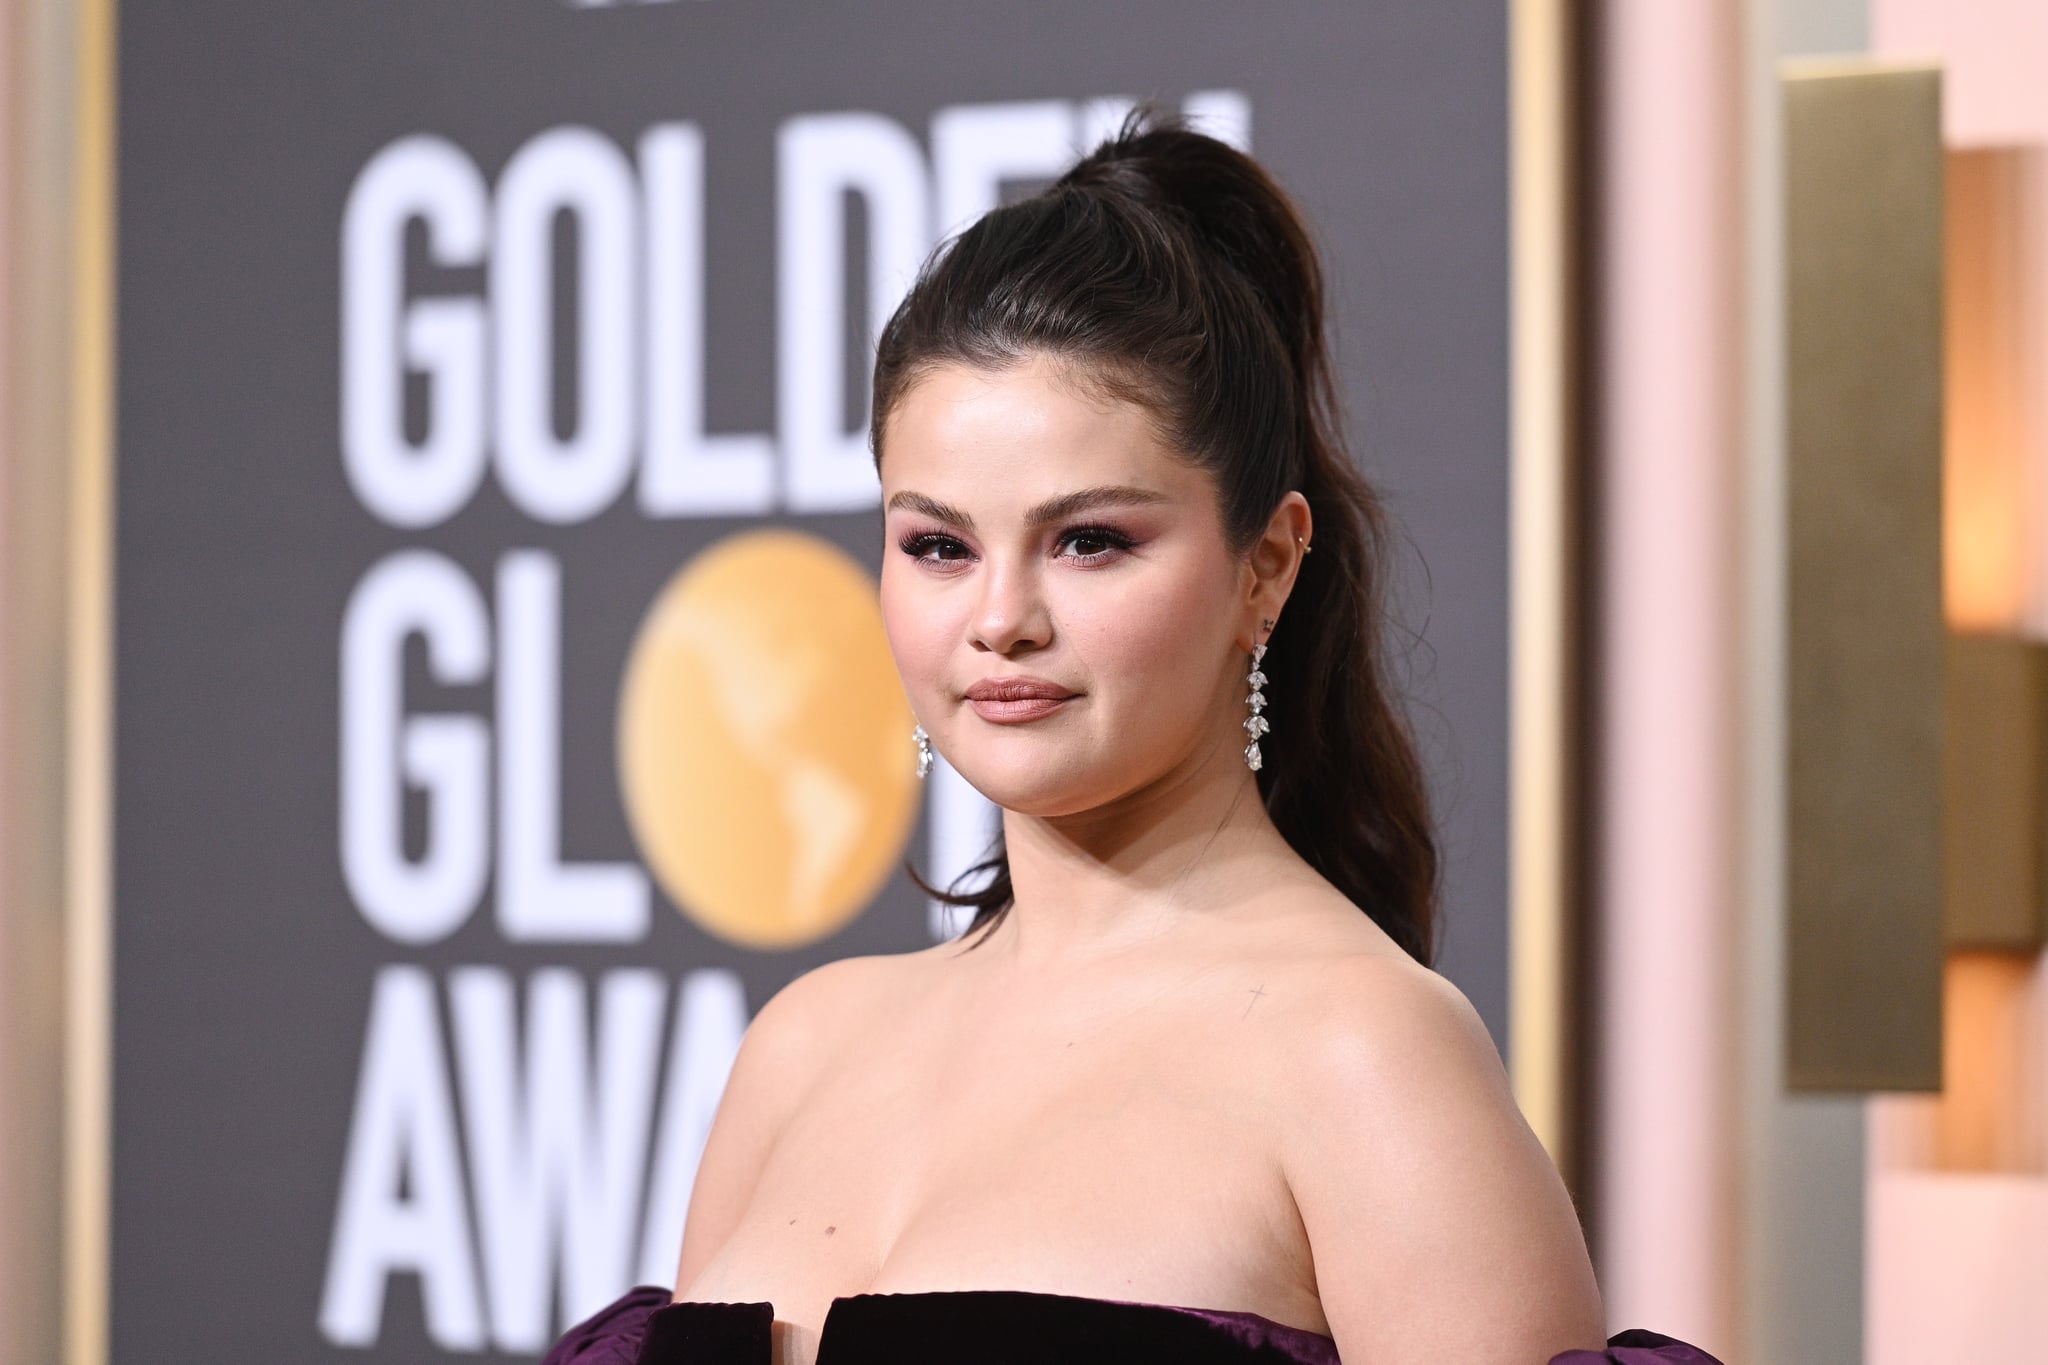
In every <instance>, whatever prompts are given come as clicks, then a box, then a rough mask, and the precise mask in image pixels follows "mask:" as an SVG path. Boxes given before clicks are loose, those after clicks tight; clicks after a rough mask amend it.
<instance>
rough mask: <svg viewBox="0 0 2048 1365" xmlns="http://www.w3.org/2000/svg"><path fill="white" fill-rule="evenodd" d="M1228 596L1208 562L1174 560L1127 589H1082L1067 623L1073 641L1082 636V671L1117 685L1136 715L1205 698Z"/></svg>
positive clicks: (1223, 634) (1163, 712)
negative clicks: (1097, 591)
mask: <svg viewBox="0 0 2048 1365" xmlns="http://www.w3.org/2000/svg"><path fill="white" fill-rule="evenodd" d="M1161 567H1162V569H1165V568H1166V566H1161ZM1228 602H1229V596H1228V592H1227V590H1226V587H1225V585H1224V584H1223V582H1222V580H1221V579H1219V577H1218V576H1217V574H1216V573H1215V572H1214V571H1213V568H1212V566H1209V565H1195V564H1190V565H1186V566H1175V567H1173V568H1171V569H1170V570H1168V571H1164V572H1159V573H1154V574H1147V575H1145V576H1144V578H1143V579H1142V580H1140V579H1134V580H1133V581H1132V583H1131V585H1130V590H1129V591H1127V592H1121V593H1114V594H1088V595H1087V600H1086V601H1085V602H1082V601H1077V602H1075V603H1074V604H1073V606H1072V611H1073V613H1074V614H1073V615H1072V616H1070V618H1069V620H1068V621H1067V625H1068V628H1069V630H1070V631H1071V632H1072V633H1073V634H1074V635H1075V636H1076V637H1077V643H1078V642H1079V639H1080V637H1085V638H1086V641H1087V644H1086V646H1085V649H1086V653H1087V656H1088V667H1089V671H1090V672H1091V673H1093V674H1096V675H1099V676H1102V677H1103V678H1104V679H1105V680H1114V681H1115V682H1116V683H1117V684H1118V690H1119V691H1120V692H1122V694H1123V695H1122V698H1121V700H1122V702H1123V704H1124V705H1125V706H1128V707H1132V708H1134V709H1135V710H1136V712H1137V715H1136V716H1135V717H1134V718H1135V719H1137V720H1139V721H1141V722H1142V721H1143V720H1144V719H1145V718H1146V717H1147V716H1152V717H1156V718H1160V719H1164V718H1165V716H1167V715H1175V716H1180V715H1185V713H1186V712H1187V711H1188V710H1190V709H1194V708H1199V707H1203V706H1206V705H1207V704H1208V703H1209V700H1210V694H1211V692H1212V690H1213V688H1214V686H1215V663H1216V659H1217V657H1218V651H1219V650H1220V649H1222V648H1225V647H1226V646H1225V644H1224V643H1223V642H1224V641H1225V640H1226V639H1227V637H1228V633H1229V630H1230V622H1229V619H1228V615H1227V612H1228Z"/></svg>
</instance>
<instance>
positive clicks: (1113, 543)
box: [898, 526, 1137, 567]
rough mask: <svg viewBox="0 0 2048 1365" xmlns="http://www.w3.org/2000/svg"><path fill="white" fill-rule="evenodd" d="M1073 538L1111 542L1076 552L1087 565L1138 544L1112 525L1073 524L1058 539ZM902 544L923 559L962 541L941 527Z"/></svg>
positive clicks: (916, 534) (1061, 542) (907, 538)
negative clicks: (936, 549)
mask: <svg viewBox="0 0 2048 1365" xmlns="http://www.w3.org/2000/svg"><path fill="white" fill-rule="evenodd" d="M1070 540H1094V541H1100V542H1101V543H1102V544H1104V545H1107V546H1108V547H1109V548H1108V549H1106V550H1100V551H1097V552H1096V553H1095V554H1092V555H1079V556H1076V557H1075V562H1076V563H1078V564H1081V565H1083V566H1085V567H1094V566H1096V565H1099V564H1104V563H1107V562H1108V561H1109V560H1110V559H1112V558H1113V557H1115V556H1116V555H1118V554H1121V553H1122V552H1123V551H1125V550H1128V549H1130V548H1131V547H1132V546H1133V545H1135V544H1137V542H1136V541H1134V540H1132V539H1131V538H1130V537H1129V536H1127V535H1125V534H1124V533H1123V532H1122V531H1119V530H1117V529H1115V528H1114V527H1110V526H1070V527H1068V528H1067V529H1066V530H1064V531H1062V532H1061V533H1060V538H1059V540H1058V541H1056V542H1054V543H1055V544H1059V545H1064V544H1066V543H1067V542H1068V541H1070ZM898 544H899V545H900V547H901V549H902V550H903V553H905V554H907V555H909V556H910V557H911V558H912V559H923V558H925V551H927V550H930V549H932V548H933V547H935V546H938V545H941V544H944V545H960V541H959V539H958V538H957V537H954V536H949V535H945V534H943V533H941V532H938V531H916V532H913V533H911V534H910V535H907V536H905V537H903V539H902V540H901V541H900V542H898ZM961 548H962V549H965V548H966V547H965V546H961ZM931 562H932V563H935V564H941V563H944V564H950V563H957V562H958V561H956V560H937V559H935V560H932V561H931Z"/></svg>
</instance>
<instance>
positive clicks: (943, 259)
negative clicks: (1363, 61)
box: [868, 107, 1438, 964]
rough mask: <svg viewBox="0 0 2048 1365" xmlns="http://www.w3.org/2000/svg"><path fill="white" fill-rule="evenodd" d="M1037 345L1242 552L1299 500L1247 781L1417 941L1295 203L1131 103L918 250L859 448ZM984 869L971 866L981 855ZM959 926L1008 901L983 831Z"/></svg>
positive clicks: (1373, 512)
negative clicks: (1211, 511) (918, 389)
mask: <svg viewBox="0 0 2048 1365" xmlns="http://www.w3.org/2000/svg"><path fill="white" fill-rule="evenodd" d="M1031 355H1043V356H1051V357H1055V358H1057V359H1059V360H1061V361H1063V362H1067V363H1069V364H1070V365H1071V368H1072V371H1073V373H1074V375H1075V376H1076V377H1077V378H1078V379H1079V380H1080V381H1081V382H1082V383H1084V384H1086V385H1088V386H1090V387H1091V388H1097V389H1100V390H1101V391H1102V392H1104V393H1107V394H1109V395H1112V396H1115V397H1118V398H1123V399H1128V400H1130V401H1133V402H1136V403H1138V404H1140V405H1141V406H1143V407H1144V408H1145V409H1146V410H1147V411H1148V412H1150V413H1151V415H1152V419H1153V420H1154V421H1155V422H1156V423H1158V424H1159V430H1160V431H1161V433H1162V435H1163V436H1164V438H1165V439H1166V441H1167V443H1168V445H1169V446H1170V447H1171V448H1173V449H1174V450H1176V451H1177V452H1179V453H1180V454H1182V455H1183V456H1184V457H1185V458H1186V459H1188V460H1189V461H1190V462H1192V463H1193V464H1195V465H1197V466H1199V467H1200V468H1202V469H1205V470H1207V471H1209V473H1210V474H1211V475H1213V476H1214V478H1215V480H1216V484H1217V489H1218V496H1219V502H1220V507H1221V511H1222V520H1223V527H1224V535H1225V537H1226V539H1227V541H1228V544H1229V546H1230V549H1231V552H1232V553H1233V554H1243V553H1247V552H1248V551H1249V550H1250V548H1251V546H1252V545H1253V543H1255V542H1256V541H1257V540H1258V538H1259V536H1260V535H1261V533H1262V532H1263V531H1264V530H1265V527H1266V524H1267V522H1268V521H1269V519H1270V518H1271V516H1272V514H1273V510H1274V508H1275V507H1276V506H1277V505H1278V504H1279V501H1280V499H1281V498H1282V497H1283V496H1284V495H1285V494H1286V493H1287V492H1288V491H1289V490H1290V489H1299V490H1300V491H1301V493H1302V495H1303V496H1304V497H1306V498H1307V499H1308V502H1309V506H1310V508H1311V511H1312V515H1313V517H1314V521H1315V536H1314V541H1315V553H1314V554H1312V555H1309V556H1307V557H1306V558H1304V559H1303V561H1302V565H1301V570H1300V573H1299V575H1298V576H1297V578H1296V580H1295V584H1294V589H1293V593H1292V595H1291V596H1290V597H1289V599H1288V602H1287V608H1286V611H1285V612H1284V613H1283V619H1282V620H1281V622H1280V624H1279V625H1278V626H1277V627H1276V628H1275V629H1274V632H1273V635H1272V637H1271V638H1270V640H1268V642H1267V644H1268V650H1267V654H1266V659H1265V663H1264V665H1263V667H1264V670H1265V672H1266V673H1267V674H1268V675H1269V676H1270V678H1271V681H1270V682H1269V683H1267V684H1266V695H1267V698H1268V700H1269V702H1270V708H1269V712H1268V714H1270V715H1271V716H1272V718H1273V729H1272V732H1271V733H1270V734H1268V735H1266V736H1265V737H1264V738H1263V739H1262V740H1261V741H1260V745H1261V748H1262V749H1263V751H1264V754H1265V764H1264V766H1263V767H1262V768H1261V769H1260V770H1259V774H1258V779H1257V781H1258V788H1259V793H1260V795H1261V797H1262V798H1263V799H1264V800H1265V803H1266V809H1267V810H1268V812H1269V813H1270V814H1271V816H1272V819H1273V823H1274V825H1276V826H1277V827H1278V828H1279V830H1280V832H1281V834H1282V835H1283V836H1285V837H1286V839H1287V842H1288V843H1289V844H1290V845H1292V846H1293V848H1294V850H1295V851H1296V852H1297V853H1299V854H1300V855H1301V856H1302V858H1304V859H1305V860H1306V861H1307V862H1308V863H1309V865H1310V866H1312V867H1314V868H1315V869H1316V871H1317V872H1319V873H1321V874H1322V875H1323V876H1324V877H1325V878H1327V879H1328V880H1329V881H1330V882H1331V883H1332V884H1333V885H1334V886H1336V887H1337V889H1338V890H1340V891H1342V892H1343V893H1344V894H1345V895H1346V896H1348V897H1350V899H1351V900H1352V901H1353V902H1354V903H1355V904H1357V905H1358V906H1359V907H1360V908H1361V909H1363V910H1364V911H1365V913H1366V914H1368V915H1370V916H1372V918H1373V920H1374V921H1375V922H1376V923H1378V924H1379V926H1380V927H1381V928H1382V929H1384V930H1386V932H1387V933H1388V934H1389V935H1390V936H1391V937H1392V938H1393V939H1394V941H1395V942H1396V943H1399V944H1400V945H1401V946H1402V947H1403V948H1404V949H1406V950H1407V951H1408V953H1409V954H1410V955H1411V956H1413V957H1414V958H1415V959H1416V960H1418V961H1420V962H1422V963H1424V964H1428V963H1430V962H1431V961H1432V959H1433V957H1434V953H1435V940H1436V932H1435V930H1436V892H1437V868H1438V853H1437V843H1436V835H1435V831H1434V828H1433V825H1432V823H1431V819H1430V812H1429V798H1428V791H1427V787H1426V784H1425V780H1424V776H1423V771H1422V765H1421V762H1420V761H1419V759H1418V758H1417V755H1416V749H1415V743H1414V740H1413V738H1412V737H1411V735H1410V734H1409V731H1408V728H1407V725H1406V723H1405V720H1404V717H1403V716H1402V714H1401V712H1400V710H1399V708H1398V707H1397V705H1396V703H1395V701H1394V699H1393V696H1392V688H1391V686H1390V683H1389V678H1388V672H1387V668H1386V665H1385V660H1384V658H1383V640H1382V634H1383V629H1384V625H1385V620H1384V618H1385V606H1384V601H1383V580H1384V578H1385V560H1386V551H1387V538H1388V527H1387V523H1386V516H1385V513H1384V512H1383V511H1382V509H1381V506H1380V502H1379V499H1378V498H1377V496H1376V495H1375V494H1374V493H1373V491H1372V489H1371V488H1370V487H1369V486H1368V485H1367V484H1366V482H1365V480H1364V479H1363V478H1362V477H1361V476H1360V475H1359V473H1358V470H1357V469H1356V467H1354V465H1353V464H1352V462H1351V459H1350V457H1349V456H1348V455H1347V454H1346V452H1345V448H1344V443H1343V438H1342V434H1341V430H1340V422H1339V410H1338V403H1337V396H1336V390H1335V385H1334V382H1333V380H1332V377H1331V372H1330V361H1329V356H1328V353H1327V348H1326V344H1325V339H1324V326H1323V276H1322V267H1321V265H1320V263H1319V262H1318V259H1317V255H1316V250H1315V246H1314V244H1313V243H1312V241H1311V240H1310V237H1309V234H1308V230H1307V228H1306V226H1305V225H1304V222H1303V219H1302V215H1301V213H1300V211H1299V210H1298V209H1297V208H1296V207H1295V206H1294V204H1293V202H1292V200H1291V199H1290V198H1289V197H1288V195H1287V194H1286V192H1285V191H1284V190H1282V189H1281V188H1280V186H1279V185H1278V184H1277V183H1276V182H1275V181H1274V180H1273V178H1272V177H1271V176H1270V175H1269V174H1268V173H1267V172H1266V171H1265V170H1264V168H1262V167H1261V166H1260V165H1259V164H1258V163H1257V162H1255V161H1253V160H1252V159H1251V158H1250V157H1249V156H1246V155H1245V154H1244V153H1242V152H1240V151H1238V150H1236V149H1235V148H1233V147H1231V146H1229V145H1228V144H1226V143H1224V142H1221V141H1218V140H1217V139H1215V138H1212V137H1208V136H1206V135H1204V134H1202V133H1199V132H1196V131H1194V130H1192V129H1191V128H1189V127H1188V126H1187V124H1186V123H1185V121H1184V120H1183V119H1181V118H1180V117H1179V116H1178V115H1174V114H1171V113H1163V112H1161V111H1159V110H1157V109H1155V108H1150V107H1146V108H1140V109H1138V110H1135V111H1133V113H1132V114H1131V116H1130V117H1129V118H1127V119H1125V120H1124V123H1123V125H1122V127H1121V128H1120V129H1119V130H1118V132H1117V133H1116V134H1115V135H1114V136H1112V137H1110V138H1108V139H1107V140H1106V141H1104V142H1103V143H1102V144H1101V145H1100V146H1098V147H1096V148H1095V150H1093V151H1092V152H1090V153H1089V154H1088V155H1087V156H1085V157H1083V158H1082V159H1081V160H1080V161H1079V162H1078V163H1077V164H1075V166H1074V167H1073V168H1072V169H1071V170H1069V171H1068V172H1067V173H1066V174H1065V175H1063V176H1061V177H1060V178H1059V179H1058V180H1057V181H1056V182H1054V184H1053V185H1052V186H1051V187H1050V188H1048V189H1046V190H1045V191H1044V192H1043V193H1040V194H1037V195H1034V196H1032V197H1031V198H1029V199H1025V200H1023V201H1021V202H1019V203H1015V204H1010V205H1006V206H1003V207H1000V208H997V209H993V210H991V211H990V212H988V213H987V214H985V215H983V216H982V217H981V218H980V219H978V220H976V221H975V222H974V223H973V224H972V225H971V226H969V227H967V228H966V229H964V230H963V231H961V232H960V233H959V234H958V235H957V236H955V237H954V238H952V239H951V240H950V241H948V242H945V243H941V244H940V246H939V248H938V249H937V250H935V251H934V252H933V253H932V255H931V257H930V258H929V259H928V260H926V262H925V264H924V268H923V269H922V270H921V271H920V272H919V275H918V278H917V280H916V282H915V283H914V284H913V285H912V287H911V289H910V291H909V293H908V294H907V295H906V296H905V297H904V299H903V302H902V303H901V304H900V305H899V306H898V307H897V309H896V311H895V313H894V314H893V315H892V316H891V317H890V319H889V321H888V324H887V326H885V327H884V328H883V330H882V334H881V339H880V342H879V344H878V347H877V352H876V357H875V372H874V397H873V404H872V406H871V408H870V413H871V416H870V419H869V421H870V426H869V433H868V439H869V445H870V446H871V448H872V449H873V450H874V453H875V459H876V463H877V465H878V466H879V464H880V461H881V451H882V429H883V425H884V423H885V422H886V420H887V419H888V417H889V414H890V413H891V412H892V411H893V410H894V408H895V406H896V404H897V403H898V402H899V401H900V400H901V399H902V397H903V395H904V394H905V393H906V392H907V391H908V389H909V388H910V386H911V385H912V384H914V383H915V382H916V381H917V379H918V378H919V377H920V376H921V375H923V374H925V373H926V372H928V371H930V370H931V369H933V368H935V367H937V366H940V365H947V364H966V365H970V366H975V367H978V368H983V369H992V370H1001V369H1005V368H1008V367H1009V366H1011V365H1014V364H1016V363H1018V362H1019V361H1020V360H1022V359H1024V358H1025V357H1026V356H1031ZM989 874H993V875H992V876H990V875H989ZM910 875H911V878H912V880H913V881H915V882H916V883H917V885H918V886H919V887H921V888H922V889H923V890H925V891H926V892H927V893H928V894H930V895H932V896H934V897H936V898H937V899H939V900H940V901H942V902H945V903H948V904H952V905H959V906H972V907H973V908H974V911H975V915H974V919H973V921H972V923H971V924H970V925H969V926H968V931H969V932H970V933H973V932H974V931H975V930H980V929H984V928H988V927H992V926H993V925H994V924H995V923H996V922H997V921H998V920H999V919H1000V918H1001V917H1002V915H1003V914H1004V912H1005V911H1007V910H1008V909H1009V907H1010V905H1011V903H1012V900H1013V892H1012V886H1011V881H1010V865H1009V855H1008V852H1007V851H1006V849H1005V848H1004V846H1003V842H1002V837H1001V835H1000V834H999V835H998V836H997V838H996V842H995V844H994V846H993V848H992V850H991V852H990V854H989V856H988V857H987V858H985V859H984V860H983V861H982V862H981V863H979V864H977V865H976V866H975V867H974V868H972V869H970V870H969V871H968V872H967V873H965V874H963V876H962V878H961V880H960V881H959V882H956V883H955V884H954V885H955V886H959V885H961V884H962V883H966V884H969V885H977V886H978V889H975V890H971V891H965V892H962V891H955V890H942V889H939V888H936V887H933V886H931V885H929V884H928V883H927V882H926V881H925V880H924V878H922V877H920V876H918V874H917V871H916V869H915V868H911V869H910Z"/></svg>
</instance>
